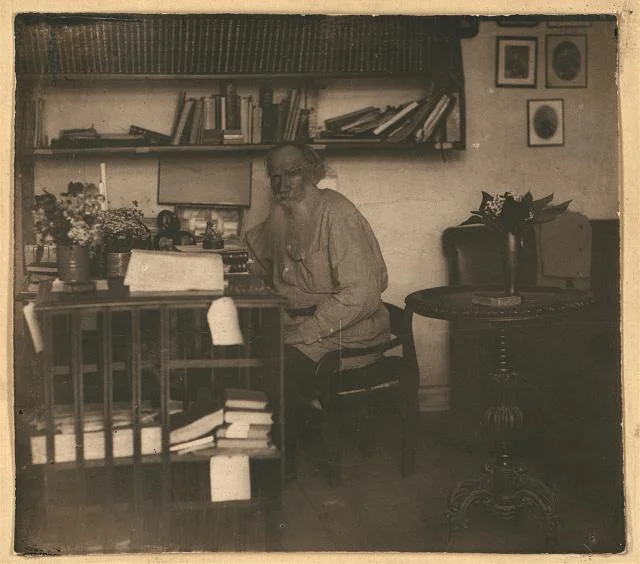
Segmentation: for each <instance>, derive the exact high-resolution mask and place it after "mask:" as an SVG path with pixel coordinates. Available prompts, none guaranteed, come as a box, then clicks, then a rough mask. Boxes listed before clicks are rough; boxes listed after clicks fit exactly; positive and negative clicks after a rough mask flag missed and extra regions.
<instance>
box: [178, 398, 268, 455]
mask: <svg viewBox="0 0 640 564" xmlns="http://www.w3.org/2000/svg"><path fill="white" fill-rule="evenodd" d="M225 396H226V399H225V401H224V403H223V404H222V405H220V403H219V402H217V401H208V402H201V401H196V402H194V403H193V404H192V405H191V406H190V407H189V409H187V410H186V411H184V412H182V413H179V414H175V415H173V416H172V420H171V435H170V443H171V447H170V450H171V451H172V452H175V453H176V454H187V453H198V454H215V453H217V452H219V451H217V449H223V450H225V451H228V453H229V454H231V453H233V454H237V453H238V452H240V453H243V454H246V453H255V452H256V451H260V452H272V451H273V450H274V449H275V447H274V446H273V445H272V444H271V441H270V437H271V427H272V420H273V415H272V413H271V411H269V410H268V409H267V397H266V395H265V394H264V392H261V391H257V390H245V389H238V388H230V389H227V390H226V393H225ZM211 449H215V450H214V451H213V452H210V451H211Z"/></svg>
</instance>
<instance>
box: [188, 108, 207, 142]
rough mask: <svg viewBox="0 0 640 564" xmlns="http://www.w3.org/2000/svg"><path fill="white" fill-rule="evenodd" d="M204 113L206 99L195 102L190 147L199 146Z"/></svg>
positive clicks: (190, 131) (189, 140)
mask: <svg viewBox="0 0 640 564" xmlns="http://www.w3.org/2000/svg"><path fill="white" fill-rule="evenodd" d="M203 113H204V97H203V98H200V99H198V100H196V101H195V104H194V109H193V119H192V121H191V128H190V130H189V139H188V144H189V145H198V144H199V140H200V138H201V131H202V117H203Z"/></svg>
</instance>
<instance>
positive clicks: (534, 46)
mask: <svg viewBox="0 0 640 564" xmlns="http://www.w3.org/2000/svg"><path fill="white" fill-rule="evenodd" d="M537 55H538V39H537V38H536V37H498V38H497V43H496V86H507V87H515V88H518V87H519V88H535V86H536V76H537V72H536V71H537V68H536V61H537Z"/></svg>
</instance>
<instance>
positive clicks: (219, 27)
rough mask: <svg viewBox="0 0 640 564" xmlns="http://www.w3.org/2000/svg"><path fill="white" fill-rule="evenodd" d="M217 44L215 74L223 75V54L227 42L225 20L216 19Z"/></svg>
mask: <svg viewBox="0 0 640 564" xmlns="http://www.w3.org/2000/svg"><path fill="white" fill-rule="evenodd" d="M215 25H216V33H217V36H216V43H215V61H216V62H215V68H214V73H221V72H222V67H223V62H224V60H223V53H224V42H225V38H226V37H225V31H226V27H225V22H224V19H223V18H216V20H215Z"/></svg>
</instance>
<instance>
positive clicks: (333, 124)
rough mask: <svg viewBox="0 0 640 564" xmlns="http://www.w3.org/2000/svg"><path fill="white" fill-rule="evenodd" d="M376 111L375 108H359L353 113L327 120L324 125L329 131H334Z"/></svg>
mask: <svg viewBox="0 0 640 564" xmlns="http://www.w3.org/2000/svg"><path fill="white" fill-rule="evenodd" d="M377 109H378V108H376V107H375V106H367V107H365V108H360V109H358V110H354V111H353V112H349V113H346V114H341V115H339V116H335V117H332V118H328V119H326V120H325V121H324V125H325V127H326V128H327V129H329V130H336V129H339V128H340V127H342V126H344V125H347V124H349V123H352V122H353V121H355V120H357V119H359V118H361V117H362V116H363V115H365V114H369V113H370V112H372V111H375V110H377Z"/></svg>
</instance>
